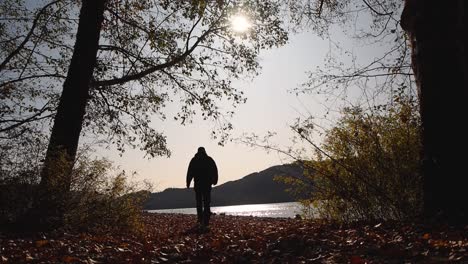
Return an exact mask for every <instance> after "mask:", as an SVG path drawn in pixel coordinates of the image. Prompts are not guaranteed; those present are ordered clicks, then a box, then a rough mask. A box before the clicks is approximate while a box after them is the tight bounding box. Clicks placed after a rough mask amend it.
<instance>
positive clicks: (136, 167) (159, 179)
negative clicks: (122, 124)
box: [100, 33, 329, 190]
mask: <svg viewBox="0 0 468 264" xmlns="http://www.w3.org/2000/svg"><path fill="white" fill-rule="evenodd" d="M328 48H329V43H328V41H326V40H322V39H320V38H318V37H316V36H315V35H314V34H313V33H302V34H299V35H293V36H291V38H290V41H289V44H287V45H286V46H283V47H281V48H277V49H273V50H268V51H263V52H262V53H261V56H260V63H261V65H262V70H261V73H260V75H259V76H257V77H256V78H254V79H253V80H252V81H237V82H235V84H234V85H235V86H236V87H238V88H240V89H242V90H243V91H244V92H245V95H246V97H247V103H245V104H243V105H240V106H239V107H238V109H237V111H236V114H235V116H234V117H233V119H232V123H233V126H234V130H233V136H234V137H236V136H240V135H241V134H242V133H244V132H245V133H251V132H254V133H257V134H260V135H263V134H266V132H267V131H275V132H277V133H278V137H277V140H278V143H279V144H283V145H287V144H288V139H289V138H290V136H291V135H292V134H291V132H290V129H289V127H288V124H291V123H292V122H293V120H294V118H296V117H298V116H299V112H306V111H310V112H313V113H314V114H318V113H319V112H320V111H321V110H322V108H320V107H319V104H318V103H317V100H316V98H313V97H312V96H302V97H300V100H298V98H297V97H296V96H295V95H294V94H292V93H290V92H289V91H290V90H291V89H293V88H295V87H297V86H298V85H300V84H301V83H302V82H304V81H305V80H306V77H307V76H306V73H305V71H307V70H310V69H313V68H315V67H316V66H318V65H320V64H322V63H323V59H324V56H325V54H326V53H327V51H328ZM304 105H306V107H305V106H304ZM156 125H157V126H161V127H157V129H160V130H162V131H163V132H164V133H165V135H166V136H167V142H168V147H169V148H170V150H171V151H172V155H171V157H170V158H164V157H157V158H155V159H150V160H148V159H145V158H144V157H143V156H144V153H143V152H141V151H135V150H127V151H126V152H125V153H124V155H123V156H122V157H119V155H118V154H117V153H116V152H114V151H112V150H107V151H106V150H101V151H100V154H101V155H102V156H105V157H108V158H110V159H111V160H113V161H115V163H116V165H120V166H121V168H122V169H125V170H129V171H136V172H137V173H138V176H137V177H136V179H138V180H141V179H147V180H149V181H150V182H152V183H154V184H155V189H156V190H163V189H165V188H168V187H178V188H182V187H185V176H186V171H187V166H188V163H189V161H190V159H191V158H192V157H193V155H194V154H195V152H196V151H197V148H198V147H199V146H204V147H205V148H206V151H207V153H208V155H210V156H211V157H213V159H214V160H215V161H216V163H217V166H218V171H219V183H220V184H221V183H224V182H227V181H232V180H236V179H239V178H242V177H243V176H246V175H248V174H249V173H252V172H257V171H261V170H263V169H266V168H268V167H269V166H273V165H277V164H282V163H284V162H288V161H289V160H287V159H284V157H280V156H278V155H277V154H276V153H266V152H265V151H264V150H261V149H252V148H250V147H248V146H245V145H243V144H235V143H227V144H226V145H225V146H224V147H221V146H218V144H217V142H216V141H215V140H212V139H211V138H210V132H211V129H212V127H213V124H212V123H209V122H204V121H200V119H197V118H195V120H194V122H193V124H189V125H186V126H181V125H179V124H178V123H177V122H174V121H172V120H170V118H168V120H166V121H164V122H158V123H157V124H156Z"/></svg>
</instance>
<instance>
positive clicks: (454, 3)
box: [401, 0, 468, 222]
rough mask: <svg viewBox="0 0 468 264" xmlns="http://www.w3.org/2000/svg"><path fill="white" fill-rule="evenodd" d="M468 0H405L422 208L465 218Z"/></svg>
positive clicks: (404, 23) (467, 190)
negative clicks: (417, 103) (415, 96)
mask: <svg viewBox="0 0 468 264" xmlns="http://www.w3.org/2000/svg"><path fill="white" fill-rule="evenodd" d="M467 10H468V3H466V1H464V0H450V1H436V0H406V5H405V9H404V11H403V14H402V18H401V25H402V27H403V29H405V30H406V32H407V33H408V35H409V37H410V42H411V48H412V64H413V70H414V73H415V77H416V83H417V86H418V92H419V101H420V107H421V108H420V113H421V118H422V131H421V136H422V139H421V140H422V144H423V150H422V173H423V182H424V186H423V191H424V214H425V216H426V217H429V218H439V219H443V220H448V221H451V222H466V220H467V205H468V199H467V198H468V196H467V193H468V186H467V179H468V172H467V171H468V166H467V165H468V160H467V159H466V158H467V151H468V132H467V131H468V130H467V129H465V128H464V127H466V120H467V116H468V115H467V114H468V111H467V106H466V105H465V104H466V103H467V99H468V81H467V77H468V68H467V66H468V65H467V63H468V54H467V51H468V46H467V44H468V43H467V41H466V40H465V39H466V37H467V36H468V34H467V33H468V27H467V19H468V17H467V16H468V12H467Z"/></svg>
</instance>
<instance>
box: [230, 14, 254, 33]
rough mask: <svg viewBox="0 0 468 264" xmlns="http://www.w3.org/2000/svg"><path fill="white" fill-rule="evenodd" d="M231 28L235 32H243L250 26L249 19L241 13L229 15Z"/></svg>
mask: <svg viewBox="0 0 468 264" xmlns="http://www.w3.org/2000/svg"><path fill="white" fill-rule="evenodd" d="M231 26H232V29H233V30H234V31H236V32H241V33H242V32H245V31H247V30H248V29H249V28H250V26H251V25H250V22H249V20H248V19H247V18H246V17H245V16H243V15H235V16H233V17H231Z"/></svg>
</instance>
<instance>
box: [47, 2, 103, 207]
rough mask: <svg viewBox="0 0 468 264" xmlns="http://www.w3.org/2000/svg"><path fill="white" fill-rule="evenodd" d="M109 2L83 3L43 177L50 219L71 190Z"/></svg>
mask: <svg viewBox="0 0 468 264" xmlns="http://www.w3.org/2000/svg"><path fill="white" fill-rule="evenodd" d="M105 3H106V1H105V0H96V1H95V0H83V1H82V7H81V10H80V16H79V24H78V32H77V34H76V42H75V47H74V50H73V56H72V59H71V62H70V67H69V70H68V74H67V78H66V79H65V83H64V84H63V92H62V95H61V97H60V101H59V105H58V108H57V114H56V115H55V119H54V125H53V128H52V134H51V136H50V141H49V146H48V149H47V153H46V159H45V162H44V168H43V171H42V174H41V187H42V189H43V193H44V196H43V197H41V198H40V199H41V201H39V203H40V204H41V206H40V209H41V210H43V213H44V215H46V216H55V215H56V213H57V212H58V216H60V214H61V212H60V209H63V208H62V207H61V206H58V203H60V202H62V199H63V198H64V197H65V196H64V194H66V193H67V192H68V191H69V190H70V184H71V182H70V180H71V179H70V176H69V175H71V169H72V167H73V162H74V160H75V156H76V151H77V148H78V141H79V138H80V133H81V128H82V126H83V119H84V116H85V109H86V104H87V101H88V98H89V89H90V83H91V81H92V76H93V71H94V67H95V65H96V54H97V51H98V45H99V36H100V33H101V26H102V21H103V19H104V6H105Z"/></svg>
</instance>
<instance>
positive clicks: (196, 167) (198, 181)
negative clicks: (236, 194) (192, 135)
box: [187, 149, 218, 190]
mask: <svg viewBox="0 0 468 264" xmlns="http://www.w3.org/2000/svg"><path fill="white" fill-rule="evenodd" d="M192 179H194V182H195V190H199V189H207V188H210V187H211V185H212V184H214V185H216V184H217V183H218V168H217V167H216V163H215V161H214V160H213V159H212V158H211V157H210V156H208V155H207V154H206V152H205V150H204V149H199V150H198V152H197V154H195V156H194V157H193V158H192V160H191V161H190V164H189V167H188V171H187V187H188V186H190V182H191V181H192Z"/></svg>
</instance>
